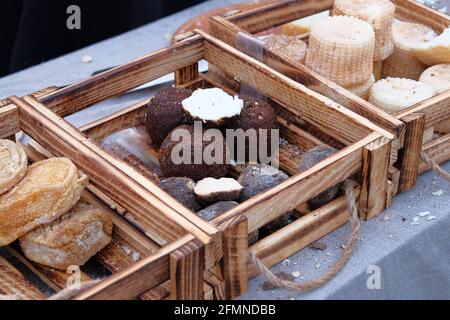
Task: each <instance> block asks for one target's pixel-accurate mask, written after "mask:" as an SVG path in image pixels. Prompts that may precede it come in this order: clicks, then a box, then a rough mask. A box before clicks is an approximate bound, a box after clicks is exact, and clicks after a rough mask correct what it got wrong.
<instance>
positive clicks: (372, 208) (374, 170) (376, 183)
mask: <svg viewBox="0 0 450 320" xmlns="http://www.w3.org/2000/svg"><path fill="white" fill-rule="evenodd" d="M390 154H391V141H389V140H388V139H387V138H385V137H380V138H378V139H377V140H376V141H374V142H372V143H370V144H368V145H367V146H366V147H365V148H364V152H363V157H364V161H363V170H362V177H363V180H362V182H361V194H360V215H361V217H362V218H363V219H365V220H369V219H372V218H373V217H375V216H376V215H378V214H379V213H380V212H382V211H384V209H385V208H386V197H387V191H388V167H389V162H390Z"/></svg>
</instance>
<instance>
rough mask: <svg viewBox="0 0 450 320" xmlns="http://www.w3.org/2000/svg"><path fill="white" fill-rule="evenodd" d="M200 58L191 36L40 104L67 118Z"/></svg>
mask: <svg viewBox="0 0 450 320" xmlns="http://www.w3.org/2000/svg"><path fill="white" fill-rule="evenodd" d="M202 58H203V40H202V39H201V37H199V36H194V37H191V38H189V39H186V40H185V41H181V42H179V43H177V44H175V45H174V46H172V47H169V48H165V49H161V50H159V51H156V52H154V53H151V54H148V55H146V56H143V57H141V58H138V59H136V60H133V61H132V62H130V63H128V64H126V65H123V66H119V67H116V68H113V69H111V70H108V71H105V72H103V73H100V74H98V75H96V76H93V77H91V78H89V79H88V80H85V81H81V82H80V83H76V84H73V85H70V86H68V87H65V88H63V89H61V90H58V91H56V92H53V93H51V94H49V95H46V96H45V97H44V98H43V99H42V100H41V101H42V102H43V103H44V104H45V105H46V106H47V107H48V108H50V109H51V110H53V111H54V112H55V113H56V114H57V115H59V116H67V115H70V114H72V113H75V112H77V111H79V110H82V109H84V108H86V107H88V106H90V105H93V104H95V103H97V102H99V101H102V100H106V99H108V98H112V97H114V96H116V95H119V94H121V93H124V92H127V91H128V90H131V89H133V88H136V87H138V86H140V85H142V84H144V83H147V82H150V81H152V80H155V79H158V78H159V77H162V76H164V75H166V74H168V73H171V72H174V71H175V70H177V69H179V68H180V67H182V66H187V65H190V64H192V63H196V62H197V61H198V60H200V59H202Z"/></svg>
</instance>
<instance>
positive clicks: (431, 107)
mask: <svg viewBox="0 0 450 320" xmlns="http://www.w3.org/2000/svg"><path fill="white" fill-rule="evenodd" d="M449 105H450V90H447V91H445V92H443V93H441V94H439V95H437V96H434V97H432V98H430V99H427V100H424V101H422V102H419V103H417V104H415V105H414V106H411V107H409V108H407V109H405V110H402V111H400V112H398V113H396V114H395V116H396V117H398V118H399V119H402V120H404V117H406V116H409V115H412V114H414V113H422V114H423V115H424V116H425V128H430V127H432V126H433V125H435V124H437V123H439V122H441V121H442V120H443V119H449V118H450V108H449V107H448V106H449Z"/></svg>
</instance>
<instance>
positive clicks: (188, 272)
mask: <svg viewBox="0 0 450 320" xmlns="http://www.w3.org/2000/svg"><path fill="white" fill-rule="evenodd" d="M204 268H205V263H204V248H203V245H202V243H201V242H200V241H198V240H193V241H191V242H189V243H187V244H185V245H184V246H182V247H180V248H178V249H176V250H174V251H173V252H172V253H171V254H170V299H172V300H202V299H203V271H204Z"/></svg>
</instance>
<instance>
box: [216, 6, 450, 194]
mask: <svg viewBox="0 0 450 320" xmlns="http://www.w3.org/2000/svg"><path fill="white" fill-rule="evenodd" d="M333 2H334V1H333V0H298V1H292V0H291V1H279V2H278V3H275V4H270V5H265V6H262V7H258V8H256V9H253V10H248V11H245V12H239V11H234V12H230V13H225V14H223V15H221V16H215V17H212V18H211V21H210V23H211V25H210V30H211V34H212V35H213V36H215V37H217V38H218V39H220V40H222V41H225V42H226V43H228V44H231V45H232V46H234V47H241V48H242V49H243V50H244V51H247V49H246V48H245V45H246V44H247V45H249V46H250V47H251V48H253V49H252V51H253V52H255V49H254V48H259V49H256V50H260V52H258V55H259V56H260V57H259V58H260V60H262V61H263V62H264V63H265V64H266V65H268V66H270V67H272V68H274V69H276V70H278V71H280V72H281V73H283V74H285V75H287V76H289V77H290V78H292V79H294V80H296V81H298V82H300V83H302V84H304V85H306V86H307V87H309V88H311V89H313V90H315V91H317V92H319V93H321V94H323V95H325V96H327V97H329V98H331V99H332V100H334V101H336V102H338V103H339V104H341V105H343V106H344V107H347V108H348V109H350V110H353V111H355V112H356V113H358V114H360V115H362V116H364V117H365V118H367V119H369V120H370V121H372V122H373V123H375V124H378V125H379V126H381V127H382V128H385V129H386V130H388V131H389V132H391V133H394V134H395V135H396V138H397V142H396V143H395V145H396V146H399V148H400V150H399V160H398V161H397V162H396V164H394V166H395V167H391V168H390V172H391V173H392V175H391V178H392V180H396V179H398V176H399V179H400V181H399V186H398V190H399V191H405V190H408V189H410V188H412V187H413V186H414V185H415V183H416V179H417V176H418V174H420V173H421V172H423V171H425V170H427V169H429V168H428V166H427V165H426V164H425V163H423V162H421V157H420V153H421V151H425V152H426V153H428V154H429V155H430V156H431V158H432V159H433V160H435V161H436V162H437V163H442V162H444V161H447V160H449V159H450V134H447V135H445V136H442V137H440V138H439V139H435V140H434V141H432V142H430V143H427V144H426V145H423V146H422V138H421V137H422V136H423V131H424V129H426V128H429V127H432V126H433V125H434V124H436V123H438V122H440V121H442V120H444V119H448V118H450V108H449V107H448V105H449V104H450V91H447V92H444V93H442V94H439V95H437V96H435V97H433V98H430V99H428V100H425V101H423V102H420V103H418V104H416V105H414V106H411V107H409V108H407V109H405V110H403V111H401V112H398V113H397V114H394V115H389V114H387V113H386V112H384V111H382V110H380V109H379V108H377V107H375V106H374V105H372V104H371V103H369V102H367V101H365V100H363V99H362V98H359V97H358V96H356V95H354V94H352V93H351V92H349V91H347V90H346V89H344V88H342V87H340V86H338V85H336V84H335V83H333V82H331V81H329V80H327V79H325V78H324V77H322V76H320V75H319V74H317V73H316V72H314V71H312V70H310V69H308V68H307V67H306V66H304V65H303V64H301V63H298V62H295V61H294V60H292V59H290V58H289V57H287V56H284V55H282V54H280V53H277V52H275V51H274V50H271V49H269V48H265V47H263V46H264V44H263V43H262V42H261V41H258V40H257V34H261V33H266V34H267V33H270V32H269V30H276V29H274V28H276V27H278V26H280V25H283V24H285V23H288V22H291V21H294V20H297V19H300V18H303V17H306V16H309V15H312V14H315V13H319V12H322V11H325V10H329V9H331V8H332V6H333ZM393 3H394V4H395V6H396V18H397V19H399V20H403V21H410V22H417V23H421V24H424V25H427V26H429V27H431V28H432V29H434V30H435V31H436V32H438V33H440V32H442V31H443V30H444V29H445V28H447V27H448V26H449V25H450V17H449V16H447V15H445V14H443V13H440V12H437V11H435V10H433V9H430V8H428V7H426V6H424V5H422V4H419V3H417V2H416V1H414V0H394V1H393ZM275 32H276V31H275ZM304 38H305V40H307V39H308V34H306V35H305V36H304ZM250 44H251V45H250ZM247 53H249V54H250V52H247ZM393 151H394V152H397V150H393ZM398 171H399V172H398Z"/></svg>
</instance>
